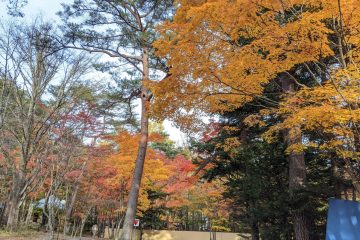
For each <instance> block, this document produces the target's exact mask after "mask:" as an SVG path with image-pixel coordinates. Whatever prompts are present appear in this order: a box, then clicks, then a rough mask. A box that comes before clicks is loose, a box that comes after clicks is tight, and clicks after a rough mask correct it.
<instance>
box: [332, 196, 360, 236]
mask: <svg viewBox="0 0 360 240" xmlns="http://www.w3.org/2000/svg"><path fill="white" fill-rule="evenodd" d="M326 240H360V202H355V201H344V200H337V199H331V200H330V206H329V212H328V220H327V225H326Z"/></svg>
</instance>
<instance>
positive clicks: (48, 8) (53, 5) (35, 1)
mask: <svg viewBox="0 0 360 240" xmlns="http://www.w3.org/2000/svg"><path fill="white" fill-rule="evenodd" d="M72 2H73V0H28V4H27V5H26V6H25V7H24V9H23V12H24V13H25V17H24V18H25V20H26V21H27V20H28V19H29V20H31V19H33V18H35V17H38V16H42V17H43V19H44V20H49V21H51V22H59V21H60V19H59V17H58V16H57V15H56V13H57V12H58V11H60V10H61V3H72ZM0 14H1V15H0V18H1V21H7V20H11V17H9V16H8V15H7V8H6V1H4V0H0ZM139 110H140V108H139V109H138V111H139ZM163 124H164V128H165V130H166V132H167V133H168V134H169V137H170V139H171V140H173V141H175V142H176V144H177V145H184V144H185V134H183V133H182V132H181V131H180V130H179V129H178V128H176V127H174V126H173V124H172V122H170V121H168V120H165V121H164V123H163Z"/></svg>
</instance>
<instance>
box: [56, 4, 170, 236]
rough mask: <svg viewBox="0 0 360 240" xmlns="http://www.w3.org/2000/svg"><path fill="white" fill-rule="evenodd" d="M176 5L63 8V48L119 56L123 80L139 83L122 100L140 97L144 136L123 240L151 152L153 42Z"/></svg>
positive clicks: (137, 161)
mask: <svg viewBox="0 0 360 240" xmlns="http://www.w3.org/2000/svg"><path fill="white" fill-rule="evenodd" d="M172 4H173V2H172V1H170V0H169V1H165V0H164V1H144V0H139V1H114V0H106V1H99V0H81V1H75V2H74V3H73V4H72V5H64V10H63V11H62V12H61V13H60V15H61V16H62V18H63V20H64V22H65V23H66V25H65V27H64V31H65V37H66V39H67V42H66V43H63V44H64V45H66V47H70V48H74V49H81V50H85V51H88V52H91V53H103V54H106V55H108V56H110V57H114V58H117V59H118V60H119V62H118V63H119V65H122V64H125V66H126V67H130V68H131V70H129V71H127V74H124V75H123V77H122V79H121V80H130V82H133V83H135V84H131V85H130V86H133V87H134V88H133V89H131V91H130V93H129V95H127V96H121V98H122V99H126V101H130V100H132V99H133V98H140V99H141V109H142V110H141V124H140V126H141V130H140V131H141V138H140V140H139V148H138V154H137V157H136V167H135V170H134V176H133V182H132V187H131V191H130V195H129V200H128V206H127V214H126V217H125V221H124V227H123V234H122V237H121V239H123V240H128V239H130V237H131V232H132V228H133V227H132V226H133V221H134V219H135V214H136V207H137V201H138V196H139V188H140V184H141V177H142V172H143V166H144V160H145V155H146V149H147V141H148V121H149V120H148V119H149V108H150V101H151V98H152V93H151V92H150V91H149V89H148V87H147V86H146V83H147V82H148V81H150V80H151V77H152V73H154V74H156V73H157V72H156V70H157V69H159V66H161V65H159V64H158V63H159V61H158V59H157V58H155V57H154V56H153V51H152V45H151V44H152V42H153V41H154V37H155V27H156V25H157V24H158V23H159V22H161V21H162V20H164V19H166V18H168V17H169V15H170V12H169V10H170V9H171V7H172ZM73 19H75V21H72V20H73ZM151 71H152V72H151ZM123 73H124V72H123Z"/></svg>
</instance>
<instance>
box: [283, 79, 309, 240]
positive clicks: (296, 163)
mask: <svg viewBox="0 0 360 240" xmlns="http://www.w3.org/2000/svg"><path fill="white" fill-rule="evenodd" d="M280 79H281V86H282V88H283V91H284V92H285V93H289V94H292V93H294V92H295V91H296V90H295V82H294V80H292V79H291V78H290V77H289V76H287V74H282V75H281V76H280ZM284 139H285V143H286V145H287V146H288V147H289V146H291V145H293V144H302V132H301V129H300V127H299V126H296V125H295V126H293V127H292V128H290V129H285V130H284ZM287 158H288V161H289V190H290V194H294V192H296V191H297V190H299V189H301V188H304V187H305V182H306V165H305V158H304V152H303V151H291V152H290V153H289V155H288V157H287ZM292 219H293V224H294V233H295V239H296V240H309V229H308V221H307V217H306V215H305V212H304V211H303V210H299V209H294V211H293V215H292Z"/></svg>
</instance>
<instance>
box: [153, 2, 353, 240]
mask: <svg viewBox="0 0 360 240" xmlns="http://www.w3.org/2000/svg"><path fill="white" fill-rule="evenodd" d="M357 6H358V3H357V2H347V3H343V2H342V1H327V0H322V1H321V0H314V1H307V2H306V3H304V2H303V1H291V2H285V1H247V0H244V1H223V0H218V1H181V2H180V7H179V8H178V10H177V13H176V15H175V17H174V21H173V22H168V23H166V24H164V25H163V27H162V30H161V31H162V32H161V33H162V38H161V39H160V40H158V41H157V42H156V43H155V47H156V48H157V49H158V54H159V55H160V56H163V57H166V58H167V60H168V61H167V64H168V66H169V68H170V71H169V73H170V74H169V77H168V78H167V79H165V80H164V81H162V82H161V83H160V84H158V85H155V86H153V91H154V93H155V96H157V98H156V100H157V103H156V104H155V107H156V109H154V111H155V112H158V113H160V112H161V116H170V117H171V118H172V119H174V120H176V121H177V122H178V123H179V124H182V125H183V127H184V128H188V129H191V128H199V127H200V128H201V127H202V126H201V125H200V124H194V119H195V120H197V122H199V121H201V116H203V115H204V114H205V113H208V114H218V113H223V112H226V111H232V110H234V109H236V108H239V107H241V106H243V105H244V104H246V103H250V102H253V101H255V102H253V104H256V105H262V106H264V108H265V110H264V111H262V113H263V115H261V116H262V119H266V118H268V117H269V116H270V115H271V114H278V115H277V116H279V118H278V121H279V122H288V123H289V124H287V125H284V124H283V125H276V124H274V125H275V126H274V128H275V129H277V130H278V131H276V132H281V133H282V135H283V138H284V140H285V142H286V143H287V147H288V148H287V151H286V153H287V154H288V161H289V163H290V164H289V169H290V171H289V188H290V189H292V191H290V192H291V193H293V192H297V191H298V190H301V189H303V188H304V187H305V184H306V166H305V161H304V152H303V149H302V148H296V146H301V145H302V144H303V141H302V140H303V136H304V134H303V131H304V130H305V128H304V124H303V123H304V122H303V118H301V117H299V115H296V114H294V115H293V118H292V117H290V118H287V117H288V116H289V115H286V114H281V115H279V113H280V112H278V111H277V110H278V107H280V108H281V109H283V110H284V111H286V110H285V109H292V108H297V105H298V102H296V101H294V98H293V96H294V95H296V93H297V92H298V91H299V90H300V89H303V90H307V89H311V90H314V89H315V88H318V89H320V90H319V91H321V92H322V94H323V93H325V92H326V89H323V88H322V87H323V86H325V84H326V83H330V84H332V83H331V82H334V81H332V80H331V78H332V77H329V76H334V75H333V70H334V69H339V68H340V67H342V68H344V67H346V66H350V65H351V63H350V62H351V60H350V59H356V57H355V56H353V54H352V53H353V52H354V51H355V52H356V49H357V38H358V33H357V32H356V31H357V28H358V26H357V25H356V24H355V22H356V21H358V16H357V15H353V14H352V13H353V12H354V11H356V8H357ZM345 29H346V30H345ZM355 36H356V37H355ZM299 76H300V77H299ZM348 79H354V81H355V82H358V80H356V78H351V77H350V78H348ZM269 85H273V86H275V87H273V92H272V95H273V96H274V95H276V97H272V98H269V97H268V95H266V94H264V91H265V88H266V87H268V86H269ZM350 85H351V84H350ZM276 86H277V87H276ZM337 86H338V87H336V86H335V87H334V89H336V88H337V89H338V90H339V84H338V85H337ZM333 93H334V92H333ZM333 97H335V98H339V97H340V99H344V98H342V97H341V91H340V93H339V92H338V93H337V94H336V95H331V94H330V95H327V99H329V98H330V99H332V98H333ZM286 99H292V100H289V101H287V100H286ZM351 99H352V100H351V102H354V98H351ZM302 100H304V102H303V104H304V106H305V105H306V106H308V104H309V103H310V104H311V102H308V101H306V100H307V99H304V98H303V99H302ZM322 100H323V99H322ZM290 101H291V102H290ZM340 101H341V100H340ZM317 104H320V105H321V104H322V102H321V103H317ZM355 105H356V104H355ZM338 107H339V106H338ZM345 108H346V107H345ZM350 108H352V109H351V111H349V112H351V114H348V113H347V116H355V115H354V113H355V111H356V110H355V109H357V108H356V107H355V108H354V107H350ZM346 111H347V110H346ZM341 112H342V111H339V113H341ZM283 113H284V112H283ZM303 113H305V112H303ZM307 113H310V112H307ZM255 115H256V114H255ZM199 116H200V118H199ZM302 116H305V115H302ZM329 116H330V114H329ZM253 117H254V116H253ZM258 117H259V115H258ZM355 118H356V117H355ZM355 118H354V117H352V118H351V120H350V119H348V120H349V121H347V124H346V125H347V126H357V125H358V120H356V119H355ZM249 119H254V118H249ZM290 119H292V121H291V124H290ZM295 120H296V121H295ZM314 120H315V118H314ZM354 120H355V121H354ZM195 122H196V121H195ZM249 122H251V120H250V121H249ZM325 122H326V121H325ZM314 125H315V123H314V124H313V125H312V126H314ZM274 128H273V129H272V130H274ZM329 129H330V128H329ZM354 129H356V127H354ZM271 132H273V131H271ZM277 137H280V136H279V135H278V136H277ZM340 138H341V137H340ZM355 139H356V138H352V137H350V141H352V142H356V141H353V140H355ZM345 144H346V145H348V143H345ZM346 145H344V144H343V143H340V144H339V145H337V146H342V147H344V146H346ZM349 161H350V160H349ZM293 221H294V222H295V223H296V224H295V225H294V231H295V233H296V234H295V235H296V239H309V235H308V227H307V225H308V223H307V222H308V221H307V220H306V216H304V214H303V212H301V210H299V211H294V215H293Z"/></svg>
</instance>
